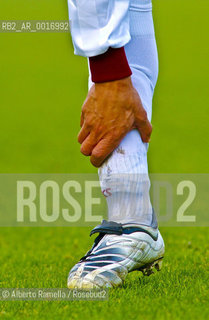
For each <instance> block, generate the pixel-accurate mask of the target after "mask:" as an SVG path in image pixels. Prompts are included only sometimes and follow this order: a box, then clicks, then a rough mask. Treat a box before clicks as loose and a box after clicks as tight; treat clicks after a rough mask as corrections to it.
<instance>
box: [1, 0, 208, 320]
mask: <svg viewBox="0 0 209 320" xmlns="http://www.w3.org/2000/svg"><path fill="white" fill-rule="evenodd" d="M89 1H90V0H89ZM153 6H154V18H155V28H156V37H157V43H158V51H159V59H160V73H159V81H158V84H157V88H156V92H155V97H154V103H153V121H152V123H153V127H154V130H153V136H152V141H151V144H150V149H149V167H150V171H151V172H154V173H160V172H165V173H172V172H173V173H177V172H179V173H206V172H208V156H209V148H208V129H209V112H208V85H209V77H208V74H209V64H208V56H209V41H208V40H209V39H208V10H209V2H208V1H207V0H198V1H197V0H158V1H157V0H154V1H153ZM0 19H1V20H6V19H9V20H15V19H24V20H41V19H43V20H48V19H55V20H65V19H66V20H67V19H68V9H67V1H66V0H53V1H52V0H18V1H14V0H7V1H5V0H0ZM0 57H1V59H0V106H1V107H0V146H1V149H0V150H1V151H0V155H1V156H0V168H1V169H0V171H1V173H6V172H8V173H14V172H16V173H47V172H51V173H81V172H85V173H90V172H96V169H95V168H93V167H92V166H91V165H90V163H89V160H88V159H87V158H85V157H83V156H82V155H81V154H80V151H79V145H78V143H77V133H78V131H79V117H80V108H81V105H82V102H83V100H84V98H85V95H86V93H87V77H88V70H87V63H86V60H85V59H84V58H81V57H75V56H74V55H73V49H72V44H71V38H70V35H69V34H66V33H65V34H62V33H51V34H47V33H42V34H40V33H37V34H24V33H21V34H11V33H6V34H3V33H0ZM162 233H163V236H164V237H165V240H166V247H167V254H166V259H165V263H164V265H165V267H164V270H163V271H162V273H161V274H160V275H157V276H156V277H153V278H150V279H144V278H143V279H142V278H140V280H138V274H137V275H136V274H133V275H131V277H130V278H129V279H130V280H127V282H126V284H125V286H124V287H123V288H122V289H118V290H116V291H114V293H111V297H110V300H109V302H102V303H100V302H96V303H92V302H91V303H88V302H87V303H85V302H80V303H77V302H75V303H74V302H73V303H66V302H61V303H58V302H57V303H56V302H55V303H51V302H49V303H41V302H34V303H33V302H22V303H21V302H17V303H11V302H10V303H9V302H8V303H7V302H6V303H2V302H0V317H2V318H4V319H10V318H11V319H19V318H21V319H22V318H25V319H31V318H33V319H36V318H37V319H46V318H47V319H52V318H53V319H68V318H69V317H70V318H71V319H81V318H83V317H85V318H86V319H90V318H91V319H92V317H93V318H95V319H98V318H99V319H100V320H101V319H107V318H110V315H111V318H112V319H121V318H122V316H124V314H125V315H126V317H128V318H130V319H133V318H134V319H135V318H140V317H139V314H140V315H141V316H143V319H154V318H155V319H156V318H157V319H182V318H184V319H197V318H201V319H203V318H204V319H207V316H208V307H207V306H208V289H207V283H208V281H209V279H208V275H207V270H208V254H209V248H208V229H204V228H196V229H195V228H179V229H178V228H175V229H172V228H163V229H162ZM90 243H91V240H89V239H88V230H86V229H84V228H81V229H76V228H54V229H50V228H36V229H32V228H29V229H27V228H18V229H12V228H1V229H0V252H1V255H0V259H1V260H0V266H1V267H0V286H1V287H42V286H43V287H59V286H60V287H65V286H66V277H67V273H68V271H69V269H70V268H71V267H72V266H73V264H74V263H75V262H77V260H78V259H79V258H80V257H81V256H82V255H83V254H84V252H85V251H86V250H87V249H88V247H89V245H90ZM150 305H152V308H150Z"/></svg>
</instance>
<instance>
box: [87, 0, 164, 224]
mask: <svg viewBox="0 0 209 320" xmlns="http://www.w3.org/2000/svg"><path fill="white" fill-rule="evenodd" d="M140 3H143V2H141V1H140V2H139V1H138V0H137V1H136V0H132V1H131V7H130V31H131V36H132V39H131V41H130V42H129V43H128V44H127V45H126V47H125V50H126V55H127V58H128V61H129V65H130V67H131V69H132V73H133V74H132V82H133V84H134V86H135V88H136V89H137V91H138V93H139V95H140V98H141V100H142V103H143V106H144V108H145V109H146V111H147V114H148V118H149V119H151V113H152V97H153V92H154V87H155V84H156V81H157V73H158V59H157V49H156V42H155V35H154V27H153V20H152V12H151V1H149V0H147V1H146V4H145V5H146V10H143V9H144V8H143V5H142V4H140ZM132 5H134V6H133V7H132ZM148 5H149V8H150V9H148ZM137 6H138V8H137ZM90 85H91V84H90ZM147 149H148V145H147V144H145V143H143V142H142V140H141V137H140V134H139V133H138V131H137V130H133V131H131V132H129V133H128V134H127V135H126V137H125V138H124V139H123V141H122V142H121V144H120V146H119V147H118V148H117V149H116V150H115V151H114V152H113V153H112V155H111V156H110V157H109V158H108V159H107V160H106V162H105V163H104V164H103V165H102V167H101V168H100V169H99V178H100V183H101V188H102V191H103V193H104V195H105V196H106V197H107V198H106V199H107V205H108V218H109V220H111V221H116V222H120V223H129V222H132V223H139V224H143V225H147V226H153V227H156V225H157V223H156V219H155V216H154V215H153V208H152V205H151V202H150V196H149V189H150V181H149V176H148V165H147Z"/></svg>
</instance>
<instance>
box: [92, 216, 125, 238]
mask: <svg viewBox="0 0 209 320" xmlns="http://www.w3.org/2000/svg"><path fill="white" fill-rule="evenodd" d="M94 233H105V234H117V235H121V234H123V227H122V224H121V223H117V222H114V221H106V220H103V221H102V223H101V224H99V225H98V226H96V227H95V228H94V229H93V230H92V231H91V233H90V236H91V235H92V234H94Z"/></svg>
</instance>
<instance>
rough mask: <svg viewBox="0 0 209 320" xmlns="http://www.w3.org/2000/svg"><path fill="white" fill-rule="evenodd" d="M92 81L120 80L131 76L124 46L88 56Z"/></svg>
mask: <svg viewBox="0 0 209 320" xmlns="http://www.w3.org/2000/svg"><path fill="white" fill-rule="evenodd" d="M89 65H90V70H91V77H92V81H93V82H96V83H100V82H109V81H114V80H120V79H123V78H127V77H129V76H131V74H132V72H131V69H130V67H129V64H128V61H127V58H126V54H125V50H124V47H122V48H117V49H113V48H109V49H108V51H107V52H105V53H103V54H101V55H98V56H95V57H91V58H89Z"/></svg>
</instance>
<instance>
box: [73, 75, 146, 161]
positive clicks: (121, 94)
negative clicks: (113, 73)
mask: <svg viewBox="0 0 209 320" xmlns="http://www.w3.org/2000/svg"><path fill="white" fill-rule="evenodd" d="M132 129H138V131H139V133H140V135H141V139H142V141H143V142H149V140H150V136H151V133H152V126H151V124H150V122H149V120H148V118H147V113H146V111H145V109H144V108H143V106H142V102H141V100H140V97H139V95H138V93H137V91H136V89H135V88H134V87H133V84H132V81H131V77H128V78H125V79H122V80H116V81H111V82H104V83H95V84H94V85H93V86H92V87H91V89H90V91H89V93H88V95H87V98H86V100H85V102H84V104H83V107H82V113H81V130H80V132H79V135H78V142H79V143H80V144H81V152H82V153H83V154H84V155H86V156H90V160H91V163H92V164H93V165H94V166H95V167H100V166H101V165H102V163H103V162H104V161H105V159H106V158H107V157H108V156H109V155H110V154H111V152H112V151H113V150H114V149H115V148H117V147H118V145H119V144H120V142H121V140H122V139H123V138H124V137H125V135H126V134H127V133H128V132H129V131H131V130H132Z"/></svg>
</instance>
